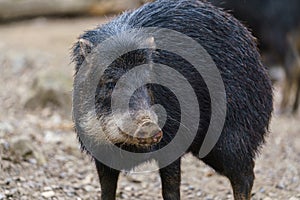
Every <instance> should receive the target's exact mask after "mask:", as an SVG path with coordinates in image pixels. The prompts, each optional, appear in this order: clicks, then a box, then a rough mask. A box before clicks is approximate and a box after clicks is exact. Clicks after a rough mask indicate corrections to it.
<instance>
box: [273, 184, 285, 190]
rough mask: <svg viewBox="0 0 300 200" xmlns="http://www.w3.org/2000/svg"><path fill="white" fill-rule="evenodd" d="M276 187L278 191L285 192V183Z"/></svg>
mask: <svg viewBox="0 0 300 200" xmlns="http://www.w3.org/2000/svg"><path fill="white" fill-rule="evenodd" d="M275 187H276V188H277V189H280V190H283V189H284V188H285V185H284V184H283V183H278V184H277V185H276V186H275Z"/></svg>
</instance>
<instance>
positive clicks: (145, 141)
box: [119, 128, 163, 147]
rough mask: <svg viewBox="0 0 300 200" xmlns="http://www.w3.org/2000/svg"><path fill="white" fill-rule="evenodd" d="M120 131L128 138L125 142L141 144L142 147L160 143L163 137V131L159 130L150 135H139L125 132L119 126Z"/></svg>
mask: <svg viewBox="0 0 300 200" xmlns="http://www.w3.org/2000/svg"><path fill="white" fill-rule="evenodd" d="M119 132H120V133H121V134H122V135H123V136H124V137H125V138H126V141H125V142H124V144H129V145H135V146H141V147H149V146H152V145H155V144H157V143H159V142H160V141H161V139H162V137H163V132H162V131H161V130H159V131H158V132H157V133H155V134H153V135H151V136H150V137H144V136H143V137H138V136H132V135H130V134H127V133H125V132H124V131H122V130H121V129H120V128H119ZM145 135H146V134H145Z"/></svg>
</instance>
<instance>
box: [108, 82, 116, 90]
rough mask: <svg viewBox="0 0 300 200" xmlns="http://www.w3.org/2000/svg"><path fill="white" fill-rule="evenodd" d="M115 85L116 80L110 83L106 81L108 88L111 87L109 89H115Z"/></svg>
mask: <svg viewBox="0 0 300 200" xmlns="http://www.w3.org/2000/svg"><path fill="white" fill-rule="evenodd" d="M115 85H116V83H115V82H108V83H106V87H107V89H109V90H112V89H114V87H115Z"/></svg>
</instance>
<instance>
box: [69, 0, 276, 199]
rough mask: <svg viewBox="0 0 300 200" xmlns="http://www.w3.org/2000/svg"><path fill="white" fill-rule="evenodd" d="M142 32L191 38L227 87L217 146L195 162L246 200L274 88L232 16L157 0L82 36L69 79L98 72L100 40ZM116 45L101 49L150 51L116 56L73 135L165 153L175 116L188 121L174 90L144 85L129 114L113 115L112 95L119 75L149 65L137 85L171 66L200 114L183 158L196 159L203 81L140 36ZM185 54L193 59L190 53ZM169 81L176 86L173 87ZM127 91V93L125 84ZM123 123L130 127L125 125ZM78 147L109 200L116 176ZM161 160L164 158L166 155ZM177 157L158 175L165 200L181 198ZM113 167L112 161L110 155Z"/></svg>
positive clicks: (205, 112) (187, 0)
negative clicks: (161, 113)
mask: <svg viewBox="0 0 300 200" xmlns="http://www.w3.org/2000/svg"><path fill="white" fill-rule="evenodd" d="M147 27H156V28H164V29H169V30H173V31H176V32H179V33H182V34H184V35H186V36H188V37H190V38H192V39H193V40H194V41H196V42H197V43H199V44H200V45H201V46H202V47H203V48H204V49H205V50H206V51H207V53H208V54H209V55H210V56H211V58H212V60H213V61H214V62H215V65H216V67H217V69H218V70H219V72H220V75H221V78H222V81H223V83H224V87H225V92H226V116H225V123H224V126H223V129H222V132H221V135H220V137H219V139H218V141H217V143H216V145H215V146H214V147H213V149H212V150H211V151H210V152H209V154H208V155H206V156H205V157H203V158H201V160H202V161H203V162H205V163H206V164H207V165H209V166H211V167H212V168H213V169H215V170H216V171H217V172H218V173H220V174H221V175H224V176H226V177H227V178H228V179H229V180H230V182H231V185H232V189H233V194H234V198H235V199H236V200H242V199H250V198H251V189H252V185H253V181H254V172H253V168H254V159H255V156H256V154H257V153H258V152H259V149H260V147H261V146H262V144H263V143H264V138H265V135H266V133H267V132H268V125H269V122H270V118H271V113H272V110H273V100H272V86H271V81H270V79H269V77H268V74H267V72H266V69H265V68H264V67H263V65H262V63H261V58H260V55H259V53H258V51H257V48H256V43H255V40H254V38H253V37H252V35H251V33H250V32H249V31H248V30H247V29H246V28H245V27H244V26H243V25H242V24H241V23H240V22H239V21H238V20H236V19H235V18H234V17H232V16H231V15H230V14H228V13H226V12H224V11H222V10H221V9H219V8H217V7H214V6H213V5H211V4H210V3H206V2H202V1H198V0H178V1H172V0H158V1H155V2H153V3H148V4H145V5H144V6H142V7H141V8H139V9H137V10H135V11H132V12H125V13H123V14H122V15H120V16H118V17H116V18H115V19H113V20H112V21H110V22H108V23H107V24H104V25H101V26H99V27H97V28H95V29H94V30H90V31H86V32H85V33H84V34H83V35H81V36H80V38H79V41H78V42H77V43H76V44H75V46H74V49H73V57H74V62H75V64H76V67H75V69H76V72H75V80H76V78H77V77H78V76H80V73H81V72H80V71H81V70H83V69H86V68H88V67H91V66H92V67H95V68H97V64H98V63H99V66H100V62H102V61H103V60H104V61H105V60H106V59H107V57H103V58H102V57H101V56H100V54H99V55H98V54H97V51H95V52H93V50H94V49H95V48H97V46H99V45H100V46H101V45H102V43H103V42H104V41H105V40H106V39H108V38H111V37H114V36H116V35H118V34H122V33H123V32H125V31H127V30H129V29H132V28H134V29H136V30H139V29H142V28H147ZM170 37H171V36H170ZM120 41H121V43H118V44H117V45H116V46H109V47H107V48H110V51H111V52H112V54H113V52H114V50H115V51H118V49H117V48H127V47H128V49H131V47H130V46H136V47H140V46H141V44H142V43H146V44H149V45H148V46H149V48H141V49H137V50H134V51H129V52H127V53H125V54H124V55H121V56H120V57H118V58H117V59H116V60H114V61H113V62H112V63H110V65H109V67H107V68H106V69H105V71H104V72H103V75H102V76H101V77H98V78H99V81H97V87H96V88H97V89H96V94H94V96H93V98H95V106H94V107H95V112H96V116H97V117H92V116H91V117H85V119H84V120H85V123H83V124H76V120H75V129H76V131H77V134H78V135H89V136H92V138H94V139H95V140H97V141H98V142H97V143H96V144H97V145H98V146H105V145H106V146H107V147H108V149H110V148H112V147H113V146H114V147H115V146H117V147H118V148H120V149H122V150H126V151H128V152H137V153H147V152H155V151H157V150H161V149H163V148H164V147H166V146H168V145H169V144H170V143H171V142H172V140H173V139H174V138H175V136H176V133H177V130H178V127H179V125H180V123H181V122H180V120H181V116H182V115H183V114H187V115H188V113H182V112H180V106H181V105H179V102H178V99H177V96H176V94H174V93H173V92H172V90H170V89H168V88H166V87H164V86H162V85H160V84H151V83H149V84H145V85H143V86H141V87H140V88H138V89H137V90H135V92H134V93H133V94H132V98H130V101H129V108H130V113H122V112H117V113H113V112H112V102H111V98H112V94H113V90H114V89H115V88H116V87H117V85H118V81H120V79H122V76H123V75H125V74H126V73H127V72H129V71H130V70H132V69H133V68H134V67H135V66H139V65H142V64H149V68H147V69H146V70H145V73H141V74H139V75H136V76H135V77H134V78H133V79H132V80H134V81H139V79H143V78H147V73H148V72H150V71H151V70H152V67H151V65H152V64H151V63H159V64H163V65H167V66H171V67H172V68H173V69H175V70H176V71H177V72H179V73H180V74H182V75H183V76H184V77H186V79H187V80H188V82H189V83H190V84H191V86H192V88H193V89H194V92H195V93H196V96H197V100H198V104H199V109H200V113H201V115H200V119H199V124H197V125H198V130H197V134H196V136H195V138H194V139H193V142H192V143H191V144H190V146H189V147H188V149H187V151H186V153H188V152H191V153H192V154H193V155H195V156H198V155H199V151H200V148H201V145H202V143H203V140H204V138H205V136H206V134H207V131H208V127H209V125H210V123H211V116H212V104H211V102H212V101H213V99H211V97H210V93H209V90H208V86H207V85H206V83H205V81H204V78H203V77H202V76H201V75H200V74H199V73H198V72H197V71H195V68H194V67H193V66H192V65H191V63H189V62H188V61H187V60H185V59H184V58H183V57H180V56H179V55H176V54H175V53H172V52H171V51H166V50H163V49H156V46H155V43H156V41H155V38H154V39H153V38H146V39H141V37H139V36H138V33H134V34H125V35H122V38H121V40H120ZM180 42H182V41H178V44H179V43H180ZM187 51H190V52H193V51H194V49H187ZM91 55H92V56H91ZM199 56H202V55H199ZM98 57H99V58H98ZM104 61H103V62H104ZM91 63H93V64H92V65H91ZM157 76H159V74H158V75H157ZM169 76H170V78H172V77H173V76H174V74H172V73H170V74H169ZM78 81H82V80H81V79H78ZM173 81H174V83H175V82H177V81H179V80H175V79H174V80H173ZM74 84H75V83H74ZM132 84H133V83H132ZM125 86H127V87H128V88H130V82H129V83H128V85H125ZM128 90H129V89H127V88H126V87H123V88H122V90H121V91H122V92H124V96H125V94H127V93H128ZM84 92H85V91H79V92H77V93H75V92H74V93H73V99H75V98H78V96H76V95H79V98H81V99H84V98H85V97H83V96H82V97H80V95H81V94H82V93H84ZM220 95H221V94H220ZM78 102H79V101H74V102H73V112H74V109H76V108H78V107H81V106H82V105H78V104H79V103H78ZM155 104H160V105H162V106H163V107H164V109H165V111H166V113H167V117H166V122H165V124H164V126H163V127H160V126H159V124H158V120H157V119H158V114H157V113H156V112H155V110H153V109H150V108H151V106H152V105H155ZM195 109H196V108H195ZM75 117H76V116H75ZM129 118H131V119H132V121H130V120H128V119H129ZM191 120H192V119H191ZM98 126H99V127H98ZM100 126H101V129H100ZM81 127H83V128H84V129H81ZM188 128H189V127H187V130H188ZM83 130H86V131H83ZM186 134H188V131H186ZM79 140H80V142H81V146H82V148H83V149H84V150H86V151H87V152H88V153H89V154H91V155H92V156H93V157H94V160H95V163H96V168H97V171H98V175H99V179H100V185H101V197H102V199H103V200H113V199H115V198H116V189H117V181H118V176H119V172H120V169H114V168H112V167H111V166H109V165H107V164H104V163H102V162H101V161H100V160H99V159H97V156H94V154H93V152H91V150H90V149H87V148H86V143H85V142H84V141H82V139H81V137H79ZM183 143H184V142H183ZM178 148H180V146H178ZM108 152H109V151H108ZM100 153H101V152H100ZM105 153H107V152H105ZM161 156H165V157H168V155H164V154H162V155H161ZM181 156H182V155H179V156H178V159H176V160H174V161H173V162H172V163H170V164H169V165H168V166H164V167H162V168H160V169H159V173H160V177H161V181H162V196H163V198H164V199H165V200H176V199H180V180H181V175H180V168H181V166H180V157H181ZM146 159H147V158H146ZM111 160H112V162H113V161H115V160H114V156H113V154H112V155H111ZM115 162H117V161H115ZM159 164H160V163H158V165H159Z"/></svg>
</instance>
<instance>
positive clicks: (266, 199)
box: [263, 197, 272, 200]
mask: <svg viewBox="0 0 300 200" xmlns="http://www.w3.org/2000/svg"><path fill="white" fill-rule="evenodd" d="M263 200H272V198H270V197H265V198H264V199H263Z"/></svg>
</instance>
